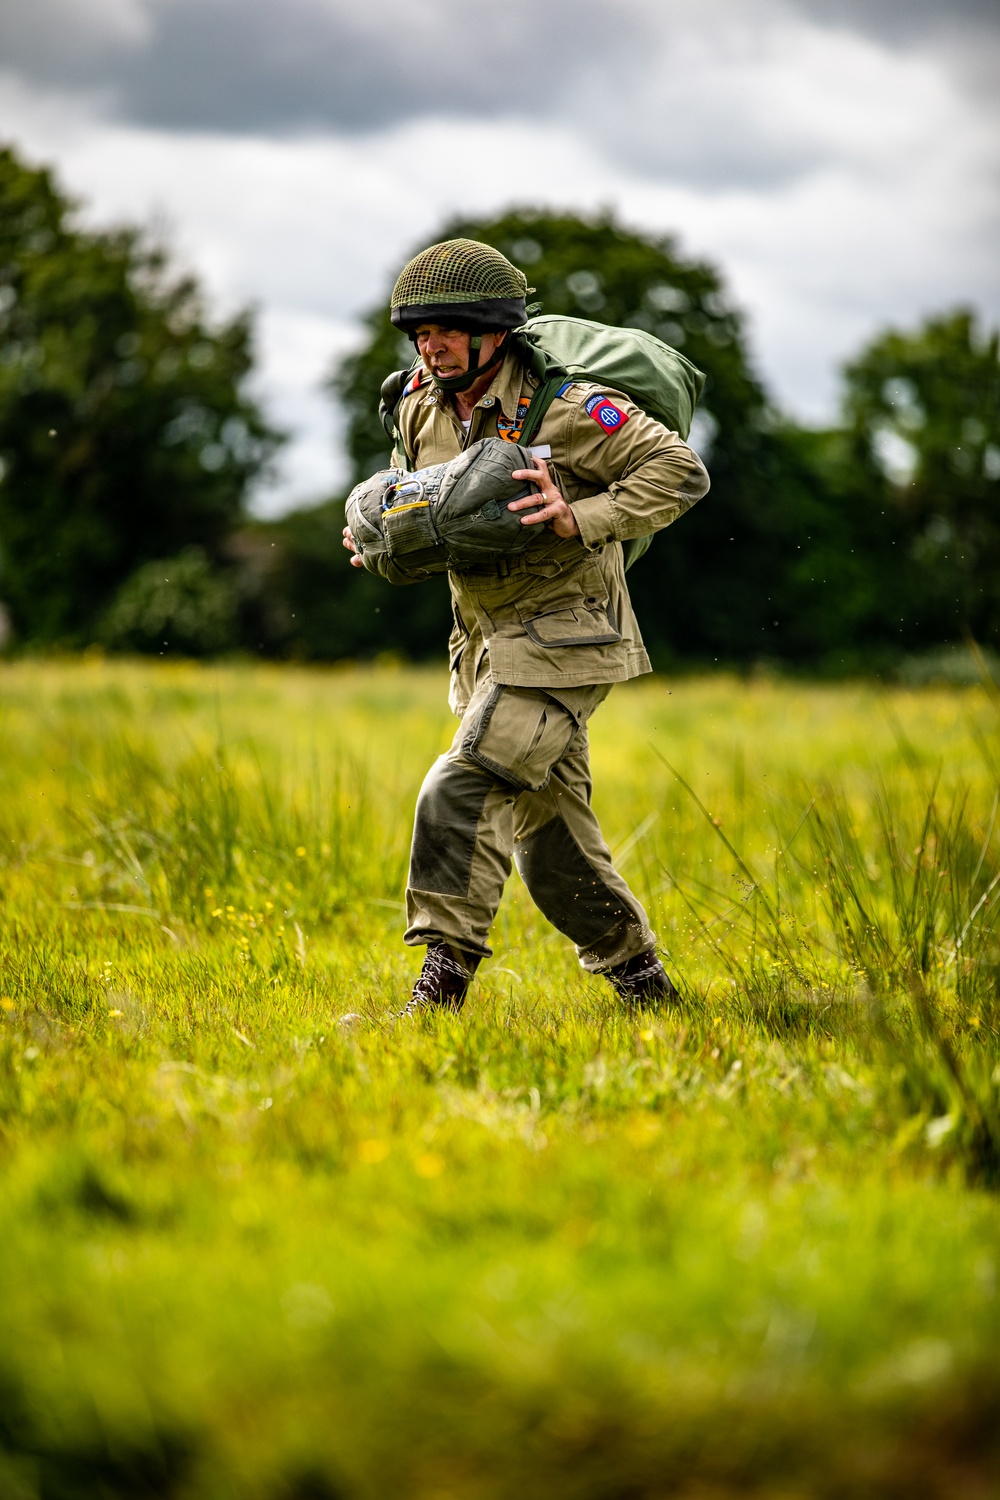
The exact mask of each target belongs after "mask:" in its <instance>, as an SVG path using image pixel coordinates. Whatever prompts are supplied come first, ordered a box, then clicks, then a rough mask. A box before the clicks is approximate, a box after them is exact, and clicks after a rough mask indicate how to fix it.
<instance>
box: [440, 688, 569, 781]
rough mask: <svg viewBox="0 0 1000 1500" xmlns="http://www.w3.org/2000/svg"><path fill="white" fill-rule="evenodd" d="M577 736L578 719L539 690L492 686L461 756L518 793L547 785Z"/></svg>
mask: <svg viewBox="0 0 1000 1500" xmlns="http://www.w3.org/2000/svg"><path fill="white" fill-rule="evenodd" d="M576 732H577V720H576V719H575V718H574V717H573V715H572V714H571V713H570V712H569V710H568V709H566V708H564V707H563V705H562V704H561V703H558V702H557V701H556V700H555V699H554V698H551V697H550V696H549V695H548V693H543V692H541V691H540V690H538V689H536V688H516V687H494V688H492V689H491V691H490V693H489V694H488V696H487V697H486V699H485V701H484V703H483V705H482V707H481V708H480V709H479V712H478V713H477V714H476V715H475V717H474V718H473V720H472V723H471V724H470V726H469V729H468V732H467V734H466V735H465V738H464V739H463V740H462V744H461V753H462V755H463V756H464V757H465V758H466V759H467V760H470V761H473V762H474V763H475V764H476V765H479V766H482V768H483V770H484V771H489V772H490V773H491V774H492V775H494V776H499V777H500V778H501V779H502V780H503V781H506V782H509V783H510V785H511V786H514V787H517V788H518V790H520V791H527V792H537V791H540V790H541V789H542V787H544V786H545V785H546V784H547V782H548V779H549V776H550V774H551V772H552V767H553V766H554V765H555V764H556V763H557V762H558V761H560V760H561V759H562V757H563V756H564V755H565V754H566V752H567V750H568V749H569V747H570V744H571V743H572V741H573V736H574V735H575V734H576Z"/></svg>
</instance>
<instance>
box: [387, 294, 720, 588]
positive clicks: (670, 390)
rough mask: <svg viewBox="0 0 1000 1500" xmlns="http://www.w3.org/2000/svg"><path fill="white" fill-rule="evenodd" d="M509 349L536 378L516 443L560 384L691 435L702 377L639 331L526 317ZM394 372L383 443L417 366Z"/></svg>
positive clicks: (395, 434)
mask: <svg viewBox="0 0 1000 1500" xmlns="http://www.w3.org/2000/svg"><path fill="white" fill-rule="evenodd" d="M508 337H509V339H510V344H511V348H512V350H513V352H514V353H515V354H516V355H517V357H518V358H519V359H520V360H521V363H522V364H523V365H524V366H525V367H526V368H527V370H528V371H529V372H530V373H531V374H532V375H533V376H534V378H535V379H536V380H537V381H538V389H537V390H536V391H535V393H534V395H533V396H532V398H531V407H530V410H529V413H528V417H527V421H526V424H525V426H524V428H523V429H522V430H521V432H520V434H519V439H518V440H519V442H520V443H521V445H522V446H524V447H528V446H529V445H530V444H531V441H532V439H533V438H534V437H535V435H536V434H537V432H538V430H539V428H540V427H541V425H542V421H543V419H544V417H545V413H546V412H547V411H548V409H549V407H550V406H551V404H552V402H553V401H554V400H556V399H557V397H558V395H559V392H560V391H561V390H563V389H564V388H565V386H566V384H567V382H573V383H587V384H592V385H599V386H603V387H604V388H605V389H608V390H612V391H618V392H620V393H621V394H622V395H624V396H628V397H629V399H630V400H632V401H634V402H635V404H636V406H638V407H640V408H641V410H642V411H644V412H646V414H647V415H648V416H650V417H653V418H654V419H655V420H656V421H657V422H662V423H663V425H664V427H666V428H668V429H669V430H670V431H671V432H676V433H678V434H679V436H680V437H681V438H683V439H684V440H685V441H686V439H687V437H688V434H689V433H690V431H691V421H692V418H693V417H694V413H695V408H696V407H697V405H698V399H699V397H700V396H701V393H702V390H703V389H704V385H705V376H704V374H703V373H702V371H701V370H699V369H698V367H697V366H696V365H693V364H692V363H691V361H690V360H689V359H686V358H685V356H684V355H683V354H681V353H680V352H679V351H678V350H677V349H673V348H671V346H670V345H669V344H665V343H664V342H663V340H662V339H658V338H657V337H656V336H655V334H652V333H647V332H646V330H645V329H643V328H612V327H610V326H609V325H608V324H606V323H593V322H591V321H589V320H588V319H586V318H569V317H564V316H562V315H561V314H558V313H547V314H542V315H541V316H539V317H534V318H529V319H528V321H527V322H526V323H524V324H522V326H521V327H520V328H517V329H515V330H514V331H513V332H512V333H511V334H509V335H508ZM416 367H417V366H416V365H413V366H411V367H410V369H408V370H398V371H396V373H395V374H393V375H390V376H389V378H388V380H386V381H385V383H384V384H383V386H382V399H381V401H380V403H379V416H380V418H381V420H382V426H383V427H384V428H385V431H386V433H387V434H388V436H389V438H390V439H391V440H392V441H393V442H395V443H399V442H400V441H401V439H400V434H399V430H398V428H397V425H396V411H397V408H398V407H399V403H400V401H401V400H402V396H403V391H404V389H405V387H406V384H407V382H408V381H409V379H410V378H411V376H412V374H413V370H414V369H415V368H416ZM651 541H652V537H651V536H644V537H636V538H635V539H634V540H632V541H629V542H626V543H625V545H624V551H625V566H626V568H629V567H631V566H632V564H633V563H634V562H635V561H636V560H637V558H639V557H641V556H642V554H643V553H644V552H645V551H646V549H647V547H648V546H649V544H650V542H651Z"/></svg>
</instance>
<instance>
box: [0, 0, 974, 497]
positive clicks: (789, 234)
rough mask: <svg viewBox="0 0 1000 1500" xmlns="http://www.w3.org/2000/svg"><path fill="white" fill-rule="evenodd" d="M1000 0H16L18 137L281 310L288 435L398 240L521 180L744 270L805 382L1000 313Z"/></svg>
mask: <svg viewBox="0 0 1000 1500" xmlns="http://www.w3.org/2000/svg"><path fill="white" fill-rule="evenodd" d="M998 76H1000V4H998V3H997V0H949V3H947V4H946V3H942V0H505V3H504V4H502V5H500V4H490V3H488V0H366V3H358V0H350V3H348V0H2V6H0V137H2V138H4V139H6V140H8V141H11V142H13V143H14V144H16V145H17V146H18V147H19V148H20V149H21V150H22V151H24V152H25V153H26V154H27V155H28V156H29V157H30V158H31V159H33V160H35V161H45V162H51V163H54V164H55V165H56V167H57V168H58V170H59V173H60V176H61V180H62V181H63V183H64V184H65V185H66V186H67V187H68V188H69V189H70V190H71V191H72V192H74V193H76V194H78V195H80V196H82V197H83V198H84V199H85V200H86V202H87V205H88V207H87V213H88V216H89V218H90V219H92V220H93V221H95V222H99V223H108V222H111V221H114V220H121V219H128V220H131V221H136V220H140V221H147V222H149V221H155V222H156V223H157V224H158V225H159V226H160V227H161V229H162V230H164V231H165V232H166V233H167V235H168V236H169V239H170V242H171V243H172V245H173V246H174V248H175V249H176V251H177V254H178V255H179V257H181V258H182V259H183V260H184V261H185V262H186V263H188V264H190V265H192V266H194V267H195V268H196V269H197V270H198V271H199V272H200V273H201V274H202V276H203V278H204V280H205V282H206V283H207V285H208V287H209V288H210V290H211V292H212V294H213V296H214V298H215V300H216V305H217V306H218V307H219V308H225V309H229V308H232V307H234V306H237V305H240V304H242V303H244V302H246V301H248V300H251V301H253V302H255V303H256V304H257V305H258V307H259V309H260V323H259V327H260V345H261V355H262V361H261V374H260V377H259V379H260V385H261V391H262V394H263V395H264V396H265V398H266V400H267V402H268V404H269V407H270V410H271V412H272V414H273V415H274V416H275V417H276V419H277V420H278V421H279V422H281V423H283V424H284V425H285V426H286V427H287V428H288V429H290V430H291V431H292V432H293V433H294V434H295V441H294V443H293V445H292V447H291V448H290V450H289V452H288V455H287V457H286V460H285V466H284V472H283V475H282V477H281V480H280V482H279V483H278V484H277V485H276V486H275V487H274V488H273V489H272V491H271V492H270V493H269V494H267V495H263V496H261V497H260V498H259V500H258V508H259V509H261V510H262V511H268V512H273V511H275V510H277V509H281V508H284V507H286V506H287V505H289V504H290V503H296V502H300V501H308V500H314V499H317V498H320V497H322V496H323V494H324V493H328V492H329V491H330V489H331V488H332V487H333V486H334V485H335V484H336V483H337V481H338V479H339V478H340V477H341V475H342V473H343V468H342V463H341V460H340V456H339V452H338V443H337V432H336V422H335V419H334V416H333V413H332V412H331V409H330V407H329V403H328V402H327V400H326V398H325V397H323V396H322V395H321V394H319V391H318V383H319V381H320V379H321V378H322V376H323V374H324V373H325V372H326V371H327V370H328V369H329V367H330V364H331V361H332V359H333V357H334V356H335V354H337V353H338V352H341V351H343V350H344V349H346V348H348V347H349V346H350V344H351V342H352V340H355V339H356V337H357V329H356V319H357V316H358V314H359V313H360V312H362V311H364V310H365V309H366V308H367V307H368V306H370V305H371V304H372V302H373V301H374V300H376V299H377V298H379V297H380V296H382V295H384V294H385V293H386V292H387V290H388V286H389V284H390V282H391V276H392V274H393V272H394V270H395V269H396V268H397V266H398V263H399V261H400V258H401V257H402V256H403V254H404V253H405V252H406V251H407V250H408V249H410V248H411V247H412V246H413V245H414V244H416V243H419V242H420V241H421V238H422V237H426V238H430V237H432V236H433V234H434V231H435V230H436V228H437V227H438V225H439V224H440V223H441V221H442V219H443V218H445V217H446V216H449V215H451V214H454V213H458V212H462V213H470V212H472V213H479V212H483V211H490V210H495V209H498V208H501V207H503V206H505V205H507V204H509V203H510V202H512V201H515V202H521V203H534V204H541V205H552V206H557V207H562V208H578V209H594V208H596V207H601V206H605V205H610V206H613V207H614V208H615V209H616V210H617V211H618V212H619V213H620V215H621V216H622V217H623V218H624V219H625V220H626V221H628V222H630V223H632V224H634V225H636V226H640V227H648V228H650V229H654V230H664V229H669V230H672V231H675V232H676V233H677V234H678V237H679V240H680V243H681V245H682V247H683V248H684V249H685V250H686V251H687V252H689V253H691V254H695V255H699V256H708V257H709V258H711V259H712V260H714V261H715V262H716V263H717V264H718V265H719V266H720V267H721V269H722V270H723V272H724V274H725V276H726V277H727V278H728V280H729V282H730V284H731V286H732V287H733V290H734V293H735V296H736V298H737V300H738V301H739V302H740V303H741V304H742V305H743V306H744V307H745V308H746V309H747V311H748V312H749V314H750V328H751V337H752V341H753V352H754V356H755V358H756V360H757V363H758V366H759V368H760V370H761V372H762V374H763V376H764V378H765V380H766V382H767V383H768V385H769V386H770V389H771V390H772V392H773V393H774V395H775V396H776V398H777V399H778V401H779V402H780V403H781V404H783V405H784V406H785V407H786V408H787V409H788V410H790V411H792V412H794V413H795V414H797V415H798V416H800V417H802V418H805V419H807V420H814V421H822V420H825V419H827V418H829V417H830V416H831V415H832V414H833V412H834V410H835V402H836V393H837V368H838V365H839V363H840V362H841V361H842V360H843V359H844V358H846V357H848V356H849V355H850V354H852V353H853V352H854V351H855V350H856V349H857V348H858V346H859V345H860V344H861V343H862V342H863V341H864V340H865V339H866V338H867V337H868V336H869V335H870V334H871V333H872V332H873V331H874V330H875V329H876V328H878V327H880V326H882V325H883V324H884V323H886V322H887V321H895V322H897V323H912V322H913V321H914V320H915V319H917V318H918V317H920V316H922V315H923V314H925V313H927V312H930V311H933V310H936V309H940V308H945V307H948V306H952V305H954V304H955V303H957V302H964V303H972V304H974V305H976V306H978V307H979V308H980V309H981V310H982V311H983V313H984V314H985V315H986V316H987V317H988V318H990V319H991V320H993V321H996V320H997V319H998V317H1000V255H998V253H997V246H998V244H1000V171H998V169H1000V90H998V89H997V86H996V79H997V77H998Z"/></svg>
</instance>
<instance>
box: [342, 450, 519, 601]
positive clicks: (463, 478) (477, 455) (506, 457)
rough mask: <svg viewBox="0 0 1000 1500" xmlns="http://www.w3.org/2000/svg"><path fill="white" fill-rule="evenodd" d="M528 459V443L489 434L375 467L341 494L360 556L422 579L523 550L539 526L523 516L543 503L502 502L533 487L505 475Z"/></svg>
mask: <svg viewBox="0 0 1000 1500" xmlns="http://www.w3.org/2000/svg"><path fill="white" fill-rule="evenodd" d="M532 467H533V464H532V459H531V453H530V452H529V450H528V449H527V448H524V447H522V446H521V445H520V444H517V443H505V442H504V441H503V439H502V438H495V437H491V438H483V439H482V440H481V441H480V442H478V443H472V444H471V445H470V446H469V447H468V448H465V449H464V450H463V451H462V452H461V453H460V454H459V455H458V457H457V458H452V459H449V460H448V462H447V463H443V464H434V465H432V466H431V467H430V468H427V469H418V470H417V471H416V472H415V473H410V472H407V471H406V470H403V469H383V470H382V471H381V472H380V473H378V474H373V475H372V477H371V479H366V480H364V481H363V483H361V484H358V485H355V487H354V489H353V490H352V491H351V493H350V494H349V495H348V497H347V524H348V526H349V527H350V528H351V535H352V536H353V537H354V545H355V547H356V548H357V551H358V555H359V556H360V558H361V561H362V563H363V564H364V566H365V567H366V568H367V569H368V571H369V572H370V573H377V574H378V575H379V577H381V578H386V579H388V581H389V582H390V583H420V582H421V581H422V580H423V579H425V578H430V577H432V576H433V575H434V574H435V573H444V572H445V571H446V570H448V569H451V570H453V571H455V572H459V573H461V572H463V571H465V570H466V569H467V568H476V567H482V566H483V565H484V564H486V563H488V562H490V561H492V560H493V559H495V558H496V557H497V556H498V555H500V556H506V557H510V556H512V555H516V554H518V553H520V552H524V551H526V550H527V548H528V547H529V546H531V544H532V542H534V541H536V540H537V539H538V528H537V527H532V526H522V525H521V516H522V515H530V514H531V513H532V512H533V511H536V510H539V509H540V508H541V505H540V503H539V504H538V505H534V506H530V507H529V506H526V507H525V509H524V510H523V511H513V510H508V508H507V507H508V506H509V504H510V502H511V501H512V500H524V499H527V498H528V497H529V496H531V495H537V493H538V492H537V490H536V489H535V486H534V485H533V484H531V483H530V482H528V481H526V480H524V479H520V480H518V479H513V478H512V477H511V476H512V474H513V473H514V471H515V470H516V469H530V468H532Z"/></svg>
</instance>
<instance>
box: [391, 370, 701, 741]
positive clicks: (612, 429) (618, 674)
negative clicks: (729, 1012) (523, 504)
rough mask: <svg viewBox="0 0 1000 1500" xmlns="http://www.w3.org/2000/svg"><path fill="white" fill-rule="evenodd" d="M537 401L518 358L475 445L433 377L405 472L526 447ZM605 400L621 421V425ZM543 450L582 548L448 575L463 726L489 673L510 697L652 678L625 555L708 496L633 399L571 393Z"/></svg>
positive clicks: (408, 441) (545, 431)
mask: <svg viewBox="0 0 1000 1500" xmlns="http://www.w3.org/2000/svg"><path fill="white" fill-rule="evenodd" d="M535 389H536V382H535V381H534V380H533V378H532V377H531V376H530V375H529V374H528V373H527V372H526V371H525V369H524V367H523V366H522V365H521V363H520V361H519V360H517V359H516V357H515V356H514V355H512V354H511V355H508V357H507V358H506V359H505V360H504V362H503V364H502V365H501V366H500V369H499V370H498V371H497V375H496V378H495V379H494V381H493V383H492V384H491V385H490V387H489V389H488V390H487V391H486V393H485V395H483V396H482V397H481V398H480V400H479V402H478V403H477V405H476V407H475V409H474V411H473V414H472V423H471V426H470V429H469V431H468V433H466V431H465V430H464V428H463V427H462V423H461V421H460V420H459V417H458V414H457V412H456V411H455V408H454V405H453V404H452V401H451V399H450V398H449V397H448V396H447V395H446V394H444V393H443V392H440V391H437V390H436V389H435V388H434V386H433V385H432V384H431V380H430V376H429V375H427V376H425V378H424V381H423V383H422V384H421V385H420V387H418V389H417V390H415V391H414V392H413V393H412V394H410V395H407V396H404V398H403V400H402V402H401V403H400V406H399V408H398V411H397V414H396V421H397V423H398V425H399V430H400V434H401V436H402V440H403V445H404V447H405V449H406V453H405V454H403V453H400V452H397V453H396V454H395V455H394V456H393V462H394V463H395V464H397V465H399V466H400V467H403V468H426V467H428V466H429V465H431V464H438V463H444V462H446V461H447V460H448V459H452V458H455V457H456V456H457V455H458V454H459V453H460V452H461V451H462V449H463V448H467V447H468V446H469V444H470V443H475V442H478V441H479V440H480V439H481V438H487V437H501V438H504V439H506V440H507V441H509V442H517V440H518V437H519V434H520V427H521V425H522V424H523V422H524V420H525V417H526V414H527V409H528V406H529V405H530V400H531V396H532V394H533V392H534V390H535ZM602 398H606V401H607V402H610V403H612V404H613V406H614V407H615V408H617V411H618V413H619V416H618V417H617V418H616V417H615V416H614V415H612V414H610V413H608V411H607V407H606V403H605V404H604V405H603V406H602ZM602 411H603V413H604V420H603V421H602V420H601V414H602ZM622 417H624V418H626V419H627V420H621V418H622ZM615 422H617V425H616V426H614V425H608V424H609V423H610V424H613V423H615ZM532 448H533V449H534V450H535V451H536V452H537V451H538V450H539V449H541V450H542V451H541V454H540V456H541V457H543V458H545V460H546V462H547V463H548V465H549V472H550V473H551V474H552V476H553V479H554V480H555V483H556V484H557V486H558V487H559V489H560V491H561V493H562V495H563V498H564V499H565V500H567V501H568V502H569V504H570V505H572V507H573V513H574V515H575V516H576V521H577V525H578V526H579V528H580V535H579V536H578V537H569V538H562V537H558V536H556V534H555V532H554V531H552V529H551V528H550V527H549V526H538V527H535V528H534V531H535V533H536V537H537V540H533V542H532V545H531V546H530V547H529V548H528V549H527V551H526V552H525V553H523V554H522V555H521V556H519V557H512V558H503V557H498V558H497V559H496V562H495V563H494V564H492V565H490V566H489V567H485V568H481V569H477V570H475V571H469V572H462V573H450V574H449V581H450V584H451V595H452V605H453V610H454V617H455V623H454V629H453V630H452V633H451V639H450V642H449V649H450V658H451V668H452V689H451V706H452V708H453V709H454V710H455V711H456V712H457V713H462V712H464V710H465V707H466V705H467V704H468V701H469V699H470V698H471V696H472V693H473V691H474V688H475V684H476V679H477V675H478V676H479V677H480V680H482V674H481V670H480V669H481V668H482V667H483V666H485V665H488V667H489V673H490V678H491V680H492V681H493V683H495V684H497V685H501V684H503V685H509V686H512V687H540V688H546V689H547V690H549V691H553V692H554V693H555V694H556V695H558V690H559V689H560V688H576V687H585V686H590V685H596V684H598V683H612V682H623V681H624V680H625V679H627V678H629V677H637V676H639V675H640V674H641V673H643V672H648V671H649V670H650V666H649V658H648V656H647V655H646V651H645V648H644V646H643V644H642V637H641V636H640V634H639V626H638V623H637V621H636V618H635V615H634V614H633V612H632V604H631V601H630V599H629V596H628V589H627V587H626V584H625V567H624V558H623V554H622V547H621V544H622V542H626V541H629V540H630V539H631V538H632V537H639V536H647V535H648V534H649V533H650V532H653V531H660V530H662V528H663V527H664V526H669V525H670V524H671V522H673V521H676V520H677V517H678V516H682V515H683V514H684V512H685V511H686V510H689V509H690V507H691V506H692V505H693V504H694V503H695V501H696V500H699V499H700V498H701V497H702V495H704V494H705V492H706V490H707V489H708V482H709V481H708V474H707V473H706V471H705V467H704V465H703V464H702V462H701V459H700V458H699V457H698V456H697V454H696V453H695V452H694V451H693V450H692V449H691V448H689V447H688V446H687V445H686V444H685V443H683V442H681V440H680V438H679V437H678V436H677V434H676V433H675V432H668V431H667V429H666V428H665V427H663V426H661V425H660V423H659V422H656V421H654V420H653V419H652V418H651V417H648V416H646V414H645V413H644V412H643V411H641V410H640V409H639V407H637V406H636V405H634V403H633V402H631V401H629V400H628V398H627V397H625V396H622V395H619V394H617V393H616V392H614V391H610V390H608V391H605V390H604V389H603V388H602V387H600V386H596V385H570V386H569V387H568V388H567V389H566V391H565V393H564V394H563V395H561V396H558V397H557V398H556V399H555V400H554V401H553V402H552V404H551V406H550V407H549V409H548V411H547V412H546V414H545V417H544V420H543V422H542V425H541V428H540V430H539V431H538V432H537V433H536V434H535V436H534V437H533V439H532ZM546 449H548V450H550V454H551V456H550V454H549V453H547V452H546V451H545V450H546ZM484 656H485V657H487V661H486V662H484Z"/></svg>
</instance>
